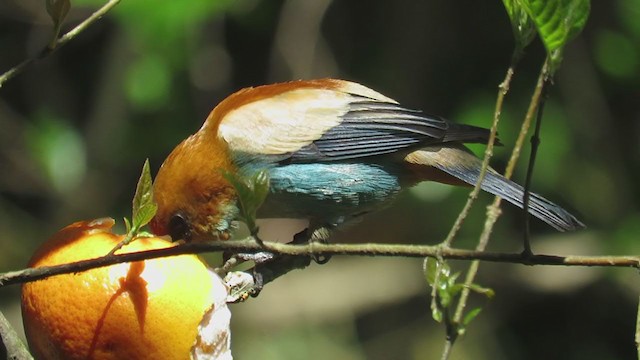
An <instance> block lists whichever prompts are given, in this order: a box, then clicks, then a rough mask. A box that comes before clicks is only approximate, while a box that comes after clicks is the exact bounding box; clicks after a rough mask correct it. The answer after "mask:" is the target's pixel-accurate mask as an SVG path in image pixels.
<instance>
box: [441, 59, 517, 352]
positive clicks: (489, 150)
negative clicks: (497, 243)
mask: <svg viewBox="0 0 640 360" xmlns="http://www.w3.org/2000/svg"><path fill="white" fill-rule="evenodd" d="M517 59H518V57H516V56H514V57H513V58H512V63H511V65H510V66H509V68H508V69H507V73H506V75H505V78H504V80H503V81H502V83H500V85H499V86H498V96H497V98H496V105H495V110H494V113H493V122H492V123H491V130H490V132H489V141H488V143H487V147H486V149H485V151H484V158H483V160H482V167H481V169H480V174H479V176H478V181H477V182H476V185H475V186H474V188H473V190H472V191H471V193H470V194H469V198H468V199H467V202H466V203H465V205H464V207H463V208H462V211H460V214H458V217H457V218H456V221H455V222H454V224H453V226H452V227H451V230H450V231H449V234H448V235H447V237H446V238H445V240H444V241H443V242H442V246H443V247H450V246H451V244H452V243H453V240H454V238H455V236H456V235H457V233H458V232H459V231H460V228H461V227H462V223H463V222H464V220H465V219H466V218H467V215H468V214H469V211H470V210H471V206H472V205H473V203H474V201H475V200H476V199H477V198H478V194H479V193H480V190H481V189H482V182H483V181H484V177H485V175H486V173H487V170H488V169H489V162H490V160H491V157H492V156H493V148H494V145H495V141H496V138H497V134H498V123H499V122H500V116H501V115H502V106H503V103H504V98H505V96H506V95H507V93H508V92H509V87H510V85H511V79H512V78H513V73H514V71H515V65H516V64H517ZM439 281H440V272H439V271H438V272H436V277H435V279H434V286H432V289H431V301H432V304H431V306H432V307H433V306H434V305H435V301H436V298H437V296H438V293H437V291H436V289H437V285H436V284H438V282H439ZM454 319H455V317H454ZM445 321H448V320H447V319H445ZM449 327H450V326H449ZM453 342H455V335H454V336H448V337H447V340H446V343H445V347H444V349H443V351H442V359H447V358H449V354H450V352H451V349H452V347H453Z"/></svg>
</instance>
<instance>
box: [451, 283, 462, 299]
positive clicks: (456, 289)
mask: <svg viewBox="0 0 640 360" xmlns="http://www.w3.org/2000/svg"><path fill="white" fill-rule="evenodd" d="M462 289H464V285H463V284H452V285H451V286H450V287H449V294H450V296H451V297H456V296H458V295H459V294H460V292H461V291H462Z"/></svg>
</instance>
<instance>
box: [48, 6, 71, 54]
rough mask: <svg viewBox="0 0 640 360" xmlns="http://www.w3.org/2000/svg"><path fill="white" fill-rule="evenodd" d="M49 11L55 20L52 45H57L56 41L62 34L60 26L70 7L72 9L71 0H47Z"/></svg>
mask: <svg viewBox="0 0 640 360" xmlns="http://www.w3.org/2000/svg"><path fill="white" fill-rule="evenodd" d="M46 5H47V13H48V14H49V17H51V20H52V21H53V39H52V41H51V43H50V45H49V46H50V47H53V46H54V45H55V41H56V39H57V38H58V35H59V34H60V27H61V26H62V22H63V21H64V18H65V17H67V14H68V13H69V9H71V1H70V0H46Z"/></svg>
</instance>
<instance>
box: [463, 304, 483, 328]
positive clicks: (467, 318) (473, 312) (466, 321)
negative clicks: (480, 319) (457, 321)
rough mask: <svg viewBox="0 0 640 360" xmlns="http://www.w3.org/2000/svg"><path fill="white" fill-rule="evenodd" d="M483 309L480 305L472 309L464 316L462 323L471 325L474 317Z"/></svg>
mask: <svg viewBox="0 0 640 360" xmlns="http://www.w3.org/2000/svg"><path fill="white" fill-rule="evenodd" d="M481 311H482V308H479V307H477V308H474V309H471V311H469V312H468V313H467V314H466V315H465V316H464V319H462V325H463V326H467V325H469V323H471V322H472V321H473V319H475V318H476V317H477V316H478V315H479V314H480V312H481Z"/></svg>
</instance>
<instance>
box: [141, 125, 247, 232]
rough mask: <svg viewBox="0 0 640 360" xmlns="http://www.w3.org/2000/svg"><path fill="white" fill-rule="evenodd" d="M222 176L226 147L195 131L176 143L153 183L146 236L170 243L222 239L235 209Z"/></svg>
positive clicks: (227, 162)
mask: <svg viewBox="0 0 640 360" xmlns="http://www.w3.org/2000/svg"><path fill="white" fill-rule="evenodd" d="M225 171H234V167H233V165H232V163H231V160H230V158H229V156H228V149H227V148H226V144H224V142H223V141H221V140H219V139H218V138H217V137H215V136H209V134H208V133H207V132H206V131H202V130H201V131H199V132H197V133H196V134H194V135H192V136H190V137H189V138H187V139H186V140H184V141H183V142H182V143H180V145H178V146H177V147H176V148H175V149H174V150H173V152H171V154H170V155H169V157H167V159H166V160H165V161H164V163H163V164H162V167H161V168H160V170H159V171H158V175H157V176H156V179H155V181H154V186H153V190H154V198H155V201H156V203H157V204H158V211H157V212H156V215H155V217H154V218H153V220H152V221H151V223H150V226H151V229H152V231H153V232H154V233H155V234H156V235H171V238H172V239H173V240H174V241H175V240H180V239H183V240H186V241H205V240H211V239H215V238H220V239H227V238H228V237H229V232H230V230H231V223H232V221H233V220H234V219H235V218H236V216H237V213H238V209H237V205H236V194H235V190H234V189H233V187H232V186H231V185H230V184H229V183H228V182H227V180H226V179H225V178H224V176H223V173H224V172H225Z"/></svg>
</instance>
